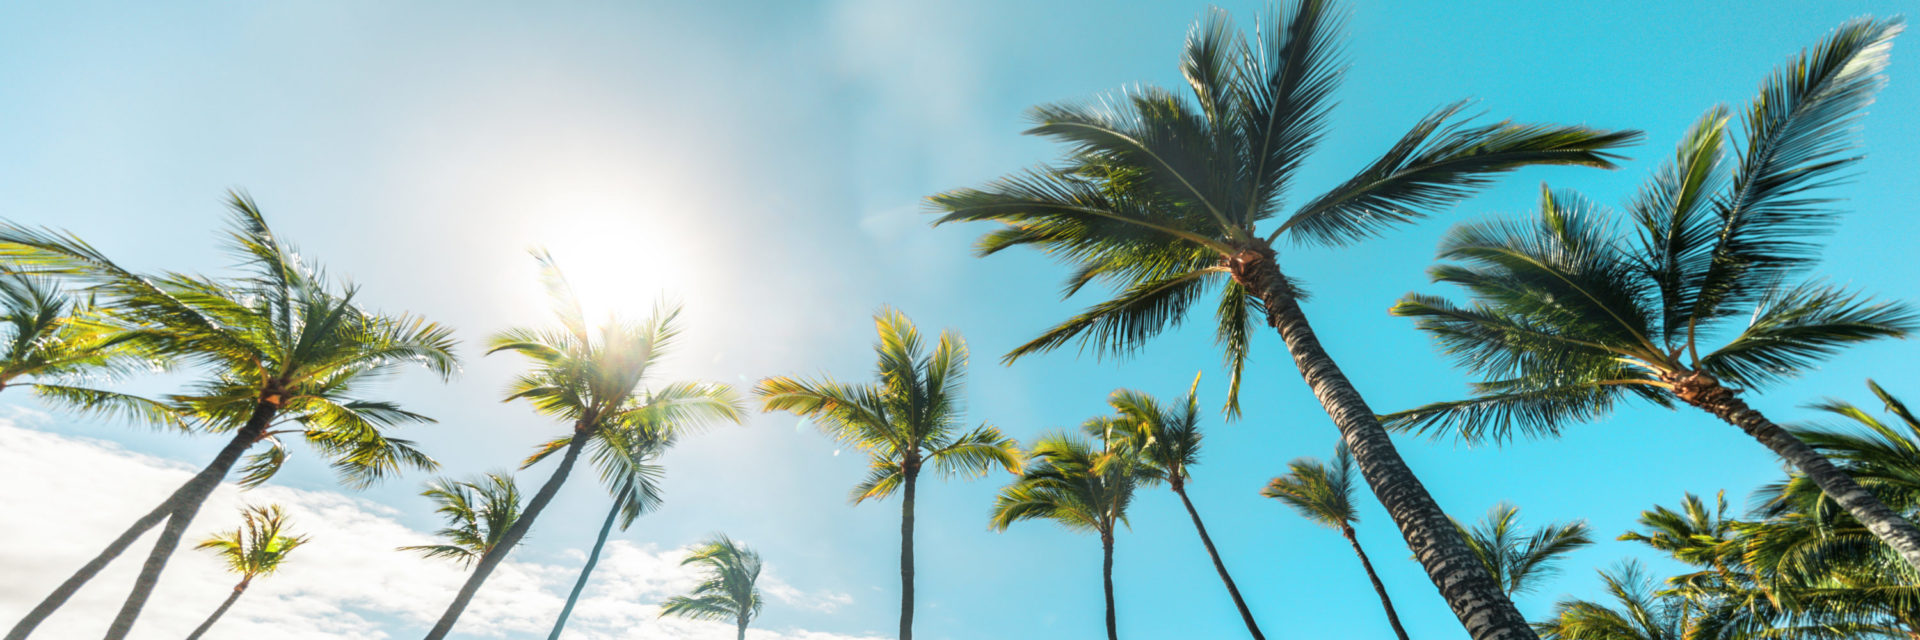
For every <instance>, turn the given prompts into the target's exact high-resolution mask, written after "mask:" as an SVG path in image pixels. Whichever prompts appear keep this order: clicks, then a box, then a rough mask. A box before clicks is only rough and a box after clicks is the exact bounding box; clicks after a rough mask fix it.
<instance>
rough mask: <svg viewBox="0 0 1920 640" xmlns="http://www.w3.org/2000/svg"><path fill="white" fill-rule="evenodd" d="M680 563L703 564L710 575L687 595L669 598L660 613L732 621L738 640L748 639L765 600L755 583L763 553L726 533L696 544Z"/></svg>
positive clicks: (661, 614) (663, 615)
mask: <svg viewBox="0 0 1920 640" xmlns="http://www.w3.org/2000/svg"><path fill="white" fill-rule="evenodd" d="M680 564H681V565H682V566H685V565H689V564H699V565H703V568H705V569H706V576H707V579H706V580H705V581H703V582H701V583H700V584H699V585H698V586H695V587H694V588H693V591H692V592H691V593H688V594H687V595H682V596H674V597H671V598H667V601H666V603H665V604H662V605H661V606H660V616H661V617H666V616H679V617H682V618H688V619H691V620H714V621H719V622H732V623H734V624H735V625H737V626H738V627H739V629H740V633H739V640H747V624H748V623H750V622H753V619H754V618H755V617H757V616H759V615H760V606H761V605H763V604H765V601H764V600H762V599H761V598H760V589H759V588H758V587H755V586H754V583H755V582H758V581H759V580H760V554H758V553H755V552H754V551H753V550H752V549H749V548H747V546H746V545H743V544H740V543H737V542H734V541H733V539H732V538H728V537H727V536H725V535H724V534H723V535H716V536H714V537H712V538H710V539H708V540H707V541H705V542H702V543H701V544H700V545H699V546H696V547H694V548H693V552H692V553H689V554H687V557H686V559H685V560H681V561H680Z"/></svg>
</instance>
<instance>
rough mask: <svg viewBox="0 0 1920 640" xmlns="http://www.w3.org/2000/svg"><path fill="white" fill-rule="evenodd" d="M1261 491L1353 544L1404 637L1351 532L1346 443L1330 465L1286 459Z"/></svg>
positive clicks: (1355, 516) (1403, 638) (1402, 634)
mask: <svg viewBox="0 0 1920 640" xmlns="http://www.w3.org/2000/svg"><path fill="white" fill-rule="evenodd" d="M1260 495H1263V496H1266V497H1269V498H1273V499H1275V500H1279V501H1280V502H1282V503H1285V504H1286V505H1287V506H1289V507H1293V510H1294V511H1297V512H1299V513H1300V515H1301V516H1302V517H1305V518H1306V519H1308V520H1312V521H1314V522H1316V523H1319V524H1321V525H1324V526H1328V527H1332V528H1334V529H1338V530H1339V531H1340V535H1341V536H1344V537H1346V539H1347V543H1348V544H1351V545H1353V553H1354V555H1357V556H1360V568H1362V569H1366V571H1367V580H1369V581H1372V582H1373V591H1374V593H1377V594H1379V595H1380V606H1381V607H1383V608H1385V609H1386V612H1387V624H1389V625H1392V626H1393V635H1394V636H1396V637H1398V638H1400V640H1407V630H1406V629H1405V628H1403V627H1401V626H1400V615H1399V614H1398V613H1395V612H1394V610H1393V598H1390V597H1387V585H1385V584H1383V583H1381V582H1380V574H1378V573H1374V571H1373V561H1372V560H1369V559H1367V551H1366V550H1365V549H1362V548H1360V538H1358V537H1356V536H1355V535H1354V533H1353V525H1354V523H1356V522H1359V521H1360V512H1359V511H1358V510H1357V509H1355V508H1354V504H1353V455H1352V454H1351V453H1349V452H1348V451H1347V447H1346V445H1344V444H1343V445H1340V446H1336V447H1334V450H1333V466H1327V465H1326V464H1325V463H1322V462H1320V461H1319V460H1315V459H1313V458H1300V459H1297V460H1294V461H1293V462H1289V463H1287V474H1286V475H1284V476H1280V477H1278V478H1274V479H1273V480H1272V481H1271V482H1268V483H1267V487H1266V488H1265V489H1261V490H1260ZM1503 595H1504V592H1503Z"/></svg>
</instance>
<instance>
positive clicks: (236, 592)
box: [187, 576, 253, 640]
mask: <svg viewBox="0 0 1920 640" xmlns="http://www.w3.org/2000/svg"><path fill="white" fill-rule="evenodd" d="M252 581H253V577H252V576H248V577H246V578H241V579H240V584H239V585H237V586H235V587H234V588H233V594H232V595H229V596H227V601H226V602H222V603H220V608H218V609H214V610H213V615H210V616H207V621H206V622H202V623H200V626H199V627H196V628H195V629H194V630H193V633H192V634H191V635H188V636H187V640H200V636H203V635H206V634H207V630H208V629H212V628H213V623H215V622H218V621H219V620H220V616H223V615H226V613H227V610H228V609H232V608H233V602H234V601H235V600H239V599H240V594H242V593H245V592H246V590H247V583H249V582H252Z"/></svg>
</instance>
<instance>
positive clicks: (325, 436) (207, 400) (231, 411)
mask: <svg viewBox="0 0 1920 640" xmlns="http://www.w3.org/2000/svg"><path fill="white" fill-rule="evenodd" d="M230 204H231V208H232V210H233V222H232V227H233V229H232V231H231V233H230V235H229V238H228V249H229V250H230V251H231V252H232V253H233V254H234V255H235V256H236V257H237V258H238V259H239V260H240V262H241V264H242V265H243V267H244V269H245V270H246V272H247V273H246V275H245V276H243V277H238V278H226V279H217V280H216V279H211V278H205V277H201V276H195V275H187V274H179V273H168V274H165V275H159V276H142V275H139V274H136V273H134V272H132V271H128V270H127V269H125V268H123V267H121V266H119V265H118V264H115V263H114V262H113V261H112V260H110V259H108V258H107V257H106V256H105V255H104V254H102V253H101V252H99V251H98V250H96V249H94V248H93V247H92V246H90V245H88V244H87V243H86V242H84V241H82V240H80V239H79V238H77V237H74V236H72V235H71V234H67V233H63V232H59V231H51V230H44V229H30V228H26V227H21V226H18V225H14V224H11V223H0V258H6V259H11V260H13V261H14V262H15V263H16V264H19V265H23V266H26V267H32V268H38V269H43V270H45V271H46V272H55V271H57V272H59V273H63V274H65V275H67V276H68V277H70V278H73V279H74V280H76V281H77V282H80V283H83V284H84V285H85V286H86V292H87V294H88V295H90V296H93V297H94V298H95V299H96V300H97V301H98V302H99V305H100V306H101V307H102V308H105V309H110V310H111V313H112V315H113V318H114V320H115V321H116V322H118V323H123V324H124V325H125V326H127V327H131V329H130V333H131V335H129V336H128V337H125V338H123V340H125V343H126V344H128V345H129V346H130V347H131V348H136V349H139V350H141V351H143V352H152V353H160V354H167V355H169V356H170V357H172V358H175V359H179V360H184V361H188V362H193V363H196V364H199V365H201V366H203V367H204V368H205V369H206V370H207V372H208V374H209V378H208V379H207V380H205V381H203V382H201V383H199V385H198V389H197V390H196V391H195V392H193V393H190V394H185V395H175V396H172V398H171V404H174V405H176V406H178V407H180V408H181V410H182V411H183V412H185V414H186V416H187V419H188V420H190V421H192V422H193V423H194V424H195V430H198V431H206V432H210V433H223V434H230V436H229V437H228V440H227V444H226V446H225V447H224V448H222V449H221V450H220V453H219V454H218V455H216V456H214V458H213V461H212V462H210V463H208V464H207V466H206V467H205V468H203V469H202V470H201V471H200V472H199V473H196V474H195V475H194V476H193V477H192V478H191V479H189V480H188V481H187V482H186V483H185V484H183V485H182V486H181V487H180V488H179V489H178V490H176V491H174V492H173V494H172V495H170V496H168V497H167V498H166V500H165V501H163V502H162V503H161V504H160V506H159V507H157V508H155V509H154V510H153V511H151V512H148V513H147V514H146V515H144V516H141V517H140V519H139V520H137V521H135V522H134V524H133V526H132V527H130V528H128V530H127V531H126V532H125V533H122V534H121V535H120V537H119V538H116V539H115V540H114V541H113V542H112V543H111V544H109V545H108V546H107V548H106V550H104V551H102V552H101V553H100V554H99V555H98V556H96V557H95V558H94V559H93V560H91V561H89V562H88V563H87V565H86V566H84V567H82V568H81V569H80V570H79V571H78V572H76V573H75V574H74V576H73V577H71V578H69V579H68V580H67V581H66V582H65V583H63V584H61V585H60V586H59V587H58V588H57V589H55V590H54V592H53V593H52V594H51V595H49V596H47V598H46V599H45V600H44V601H42V602H41V603H40V605H39V606H37V607H35V608H34V609H33V610H32V611H31V612H29V613H28V614H27V616H26V617H25V618H24V619H22V620H21V621H20V623H19V624H17V625H15V626H14V628H13V630H12V631H11V632H9V633H8V634H7V638H8V639H9V640H19V639H23V638H25V637H27V634H29V633H31V632H32V631H33V629H34V627H35V626H37V625H38V624H39V623H40V622H41V621H43V620H45V619H46V617H47V616H49V615H51V614H52V613H53V611H54V610H55V609H57V608H59V606H60V605H61V604H63V603H65V602H66V600H67V599H68V598H69V597H71V596H72V595H73V594H74V592H76V591H78V590H79V588H80V586H81V585H83V584H85V583H86V581H87V580H88V579H90V578H92V577H93V576H94V575H95V574H97V573H98V572H99V571H100V570H101V569H102V568H104V567H105V566H106V565H107V563H108V562H110V561H112V560H113V559H114V558H115V557H117V556H119V554H120V553H121V552H122V551H124V550H125V549H126V548H127V547H128V546H130V545H132V544H133V541H134V540H135V539H137V538H138V537H139V536H140V535H141V534H142V533H145V532H146V531H147V530H148V529H152V528H153V527H155V526H157V525H159V524H160V523H161V522H163V521H164V522H165V523H166V526H165V527H164V528H162V530H161V532H160V536H159V539H158V540H157V541H156V542H155V543H154V546H153V551H152V552H151V553H150V554H148V556H147V559H146V563H145V564H144V565H143V566H142V567H141V570H140V574H139V577H138V578H137V579H136V580H135V582H134V588H133V592H132V593H131V594H130V595H129V596H128V597H127V601H126V604H125V605H124V606H122V607H121V609H120V613H119V614H118V615H117V616H115V618H114V620H113V623H112V626H111V627H110V628H109V630H108V632H107V636H106V637H107V639H108V640H121V639H122V638H125V637H126V635H127V633H128V632H129V631H130V630H131V629H132V628H133V623H134V620H135V619H136V618H137V617H138V616H139V614H140V609H141V608H142V607H143V606H145V604H146V601H147V599H148V597H150V596H151V595H152V593H153V590H154V587H155V586H157V585H158V584H159V580H160V573H161V572H162V571H163V570H164V569H165V568H166V565H167V560H168V558H170V557H171V556H172V555H173V552H174V551H175V550H176V549H178V548H179V546H180V543H181V540H182V538H183V537H184V536H185V534H186V530H187V527H188V525H190V524H192V522H193V518H194V516H195V514H197V513H198V512H199V511H200V506H201V504H203V503H205V502H206V499H207V496H209V495H211V494H212V493H213V490H214V488H215V487H217V486H219V484H220V482H221V480H222V479H223V478H225V477H226V476H227V474H228V472H230V471H232V470H233V468H234V466H235V465H237V464H239V463H240V459H241V457H242V456H243V455H245V454H246V453H247V451H248V450H250V449H252V448H253V447H254V446H255V445H258V444H261V443H263V442H264V443H266V444H267V445H268V449H267V450H265V451H261V452H259V453H256V454H254V455H252V456H250V457H248V460H247V463H246V465H245V468H244V469H243V473H244V475H243V478H242V479H241V484H242V486H255V485H259V484H260V483H263V482H266V481H267V480H268V479H269V478H271V477H273V475H274V474H275V473H276V472H278V471H279V469H280V468H281V466H282V465H283V464H284V463H285V462H286V460H287V458H288V457H289V453H288V450H287V448H286V446H285V444H284V443H282V442H281V441H280V439H279V437H278V436H282V435H296V436H299V437H301V438H303V439H305V440H306V441H307V444H308V445H309V446H311V447H312V448H313V449H314V450H315V451H317V452H318V453H319V454H320V455H321V456H322V457H323V458H326V459H328V460H329V461H330V462H331V464H332V466H333V468H334V470H335V471H336V472H338V474H339V475H340V478H341V481H342V483H344V484H346V485H348V486H350V487H354V488H364V487H367V486H369V485H371V484H373V483H375V482H377V481H379V480H382V479H385V478H388V477H391V476H393V475H396V474H398V473H400V472H401V471H402V470H404V469H408V468H413V469H422V470H431V469H433V468H435V467H436V466H437V463H435V462H434V461H433V459H432V458H430V457H427V455H426V454H424V453H422V452H420V451H419V449H417V448H415V447H414V444H413V443H412V442H411V441H408V440H403V439H400V438H393V437H390V436H388V434H387V431H388V430H390V429H393V428H395V427H398V426H400V425H404V424H408V423H418V422H432V421H433V420H432V419H431V418H428V417H426V416H423V415H420V414H417V413H413V412H410V411H406V410H404V409H401V408H400V407H399V405H397V404H395V403H393V402H389V401H384V400H366V399H360V398H358V397H356V392H357V391H358V390H359V389H360V387H362V386H363V385H365V384H367V383H369V382H373V381H375V380H377V379H379V378H382V377H384V376H386V375H388V374H391V373H393V372H394V371H396V370H397V369H399V368H400V367H401V366H403V365H407V364H418V365H421V366H424V367H426V368H427V369H429V370H431V371H433V372H434V373H436V374H438V375H439V376H440V378H441V379H442V380H445V379H447V378H449V377H451V376H452V375H453V374H454V373H455V372H456V371H457V370H458V368H459V364H458V361H457V360H456V359H455V358H454V355H453V351H452V349H453V337H452V335H453V334H452V331H451V330H449V329H447V328H445V327H442V326H440V325H438V324H435V323H432V322H428V321H426V320H424V319H421V318H418V317H414V316H411V315H405V314H397V315H396V314H381V313H378V312H374V311H370V310H367V309H364V308H362V307H360V306H359V305H358V304H356V303H355V302H354V297H355V295H356V293H357V291H358V289H357V288H356V287H354V286H352V285H345V284H338V283H335V282H334V281H332V280H331V279H329V278H328V277H326V275H325V274H324V273H322V272H321V271H320V270H319V269H318V268H317V267H315V266H314V265H313V263H311V262H310V261H307V260H304V259H302V258H301V257H300V256H299V255H298V254H296V253H295V252H294V251H293V249H292V248H291V247H290V246H288V245H287V244H285V243H283V242H281V241H280V239H279V238H277V237H276V236H275V235H274V233H273V231H272V230H271V229H269V228H268V227H267V223H266V219H265V218H264V217H263V216H262V215H261V213H260V210H259V207H257V206H256V205H255V204H254V203H253V201H252V200H250V199H248V198H247V197H246V196H244V195H241V194H238V193H234V194H231V202H230Z"/></svg>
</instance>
